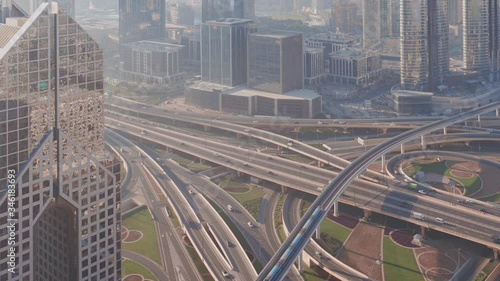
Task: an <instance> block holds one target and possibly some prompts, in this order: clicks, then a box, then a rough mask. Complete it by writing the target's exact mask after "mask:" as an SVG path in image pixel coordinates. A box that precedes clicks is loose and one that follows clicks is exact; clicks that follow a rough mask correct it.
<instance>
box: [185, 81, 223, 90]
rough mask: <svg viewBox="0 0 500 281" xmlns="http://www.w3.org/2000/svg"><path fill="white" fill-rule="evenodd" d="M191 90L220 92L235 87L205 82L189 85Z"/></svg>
mask: <svg viewBox="0 0 500 281" xmlns="http://www.w3.org/2000/svg"><path fill="white" fill-rule="evenodd" d="M188 87H189V88H191V89H197V90H204V91H207V90H219V91H227V90H230V89H232V88H233V87H230V86H226V85H220V84H215V83H210V82H205V81H197V82H195V83H193V84H190V85H188Z"/></svg>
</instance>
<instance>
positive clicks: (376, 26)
mask: <svg viewBox="0 0 500 281" xmlns="http://www.w3.org/2000/svg"><path fill="white" fill-rule="evenodd" d="M381 27H382V23H381V9H380V0H363V47H364V48H370V47H371V46H373V45H374V44H376V43H377V42H379V41H380V38H381Z"/></svg>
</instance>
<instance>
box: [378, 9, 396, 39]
mask: <svg viewBox="0 0 500 281" xmlns="http://www.w3.org/2000/svg"><path fill="white" fill-rule="evenodd" d="M379 1H380V36H381V37H382V38H388V37H389V38H393V37H399V0H379Z"/></svg>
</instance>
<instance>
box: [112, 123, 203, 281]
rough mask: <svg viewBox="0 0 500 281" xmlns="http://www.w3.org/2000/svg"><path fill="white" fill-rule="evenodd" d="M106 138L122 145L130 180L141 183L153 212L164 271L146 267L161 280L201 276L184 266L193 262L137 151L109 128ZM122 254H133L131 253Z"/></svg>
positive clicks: (117, 145)
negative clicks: (173, 257)
mask: <svg viewBox="0 0 500 281" xmlns="http://www.w3.org/2000/svg"><path fill="white" fill-rule="evenodd" d="M106 142H108V143H109V144H110V145H111V146H113V147H116V148H118V147H120V148H124V150H123V151H124V153H121V155H122V157H123V158H124V160H125V161H127V162H128V165H130V169H129V171H128V173H129V174H130V175H131V178H130V182H132V183H135V184H136V185H140V186H142V187H143V190H142V193H143V194H144V196H145V197H146V201H147V204H148V206H149V209H150V210H151V212H153V213H155V214H156V218H157V220H156V221H155V225H156V228H157V231H158V233H160V234H161V235H160V236H161V237H159V239H158V240H159V243H160V245H161V246H160V249H159V250H160V252H161V256H162V262H163V268H164V273H163V274H161V272H158V271H155V270H154V268H155V267H154V265H153V266H149V268H152V270H153V272H155V275H156V276H157V277H158V278H160V279H161V280H171V281H174V280H202V278H201V276H200V274H199V273H198V271H196V270H194V271H193V270H188V268H190V267H194V263H193V261H192V260H191V258H190V257H189V254H188V253H187V251H186V249H185V248H184V244H183V242H182V241H181V240H180V238H179V237H178V235H177V234H176V230H175V228H174V226H173V225H172V222H171V221H170V219H169V218H168V217H167V216H166V214H165V212H164V208H165V207H166V202H164V201H162V200H160V199H159V197H158V195H157V192H155V190H154V188H153V187H152V184H154V183H152V182H151V181H150V180H149V179H148V177H147V175H146V174H145V173H144V171H143V169H144V167H143V166H142V165H141V164H140V163H141V162H142V161H140V160H141V159H140V157H138V155H139V151H138V150H137V149H136V147H135V146H134V145H133V144H132V143H130V142H128V141H127V140H125V139H123V138H121V137H119V136H116V135H115V134H114V133H113V132H111V131H106ZM141 183H142V184H141ZM126 254H129V255H132V256H133V253H126ZM172 256H175V257H176V259H172V258H170V257H172ZM139 258H140V257H139ZM142 259H144V258H142ZM141 261H142V260H141ZM142 262H143V263H144V264H145V265H147V263H148V262H149V261H148V260H145V261H142ZM165 272H166V273H165Z"/></svg>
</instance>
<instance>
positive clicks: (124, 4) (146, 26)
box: [119, 0, 165, 44]
mask: <svg viewBox="0 0 500 281" xmlns="http://www.w3.org/2000/svg"><path fill="white" fill-rule="evenodd" d="M119 12H120V20H119V37H120V44H125V43H132V42H138V41H142V40H164V39H165V1H164V0H163V1H162V0H141V1H137V0H120V2H119Z"/></svg>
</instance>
